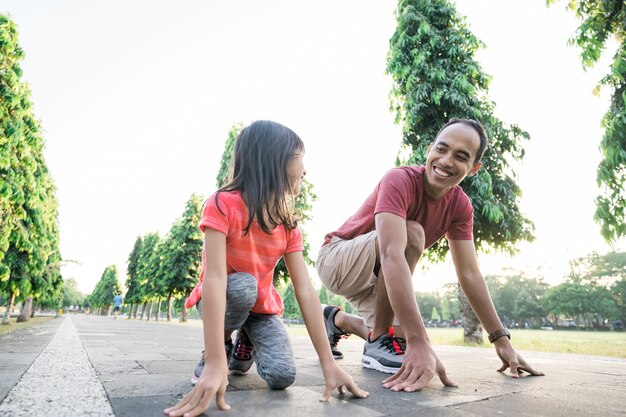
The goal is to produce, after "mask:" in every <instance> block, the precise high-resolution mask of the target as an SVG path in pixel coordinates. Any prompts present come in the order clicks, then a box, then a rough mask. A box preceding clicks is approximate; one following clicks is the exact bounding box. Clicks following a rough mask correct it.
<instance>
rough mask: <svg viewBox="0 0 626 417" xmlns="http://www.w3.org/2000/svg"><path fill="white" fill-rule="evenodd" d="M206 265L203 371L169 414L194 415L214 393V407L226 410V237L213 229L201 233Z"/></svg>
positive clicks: (203, 296) (203, 312) (203, 407)
mask: <svg viewBox="0 0 626 417" xmlns="http://www.w3.org/2000/svg"><path fill="white" fill-rule="evenodd" d="M204 251H205V258H206V268H205V271H204V280H203V282H202V326H203V328H204V362H205V366H204V370H203V371H202V375H201V376H200V380H199V381H198V383H197V384H196V386H195V387H194V388H193V389H192V390H191V391H190V392H189V393H188V394H187V395H185V396H184V397H183V399H182V400H181V401H180V402H179V403H178V404H176V405H175V406H174V407H172V408H168V409H167V410H165V413H166V414H169V415H170V416H181V415H183V414H185V415H190V416H197V415H200V414H202V413H204V411H205V410H206V409H207V408H208V407H209V404H210V403H211V399H212V398H213V396H214V395H215V402H216V403H217V407H218V408H219V409H221V410H228V409H230V406H229V405H228V404H226V401H225V400H224V394H225V393H226V386H227V385H228V364H227V363H226V350H225V349H224V316H225V313H226V236H225V235H224V234H222V233H220V232H218V231H216V230H213V229H206V230H205V232H204Z"/></svg>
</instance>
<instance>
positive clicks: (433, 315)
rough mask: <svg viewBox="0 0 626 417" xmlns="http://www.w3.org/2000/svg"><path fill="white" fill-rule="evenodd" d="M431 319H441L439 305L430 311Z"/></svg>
mask: <svg viewBox="0 0 626 417" xmlns="http://www.w3.org/2000/svg"><path fill="white" fill-rule="evenodd" d="M430 319H431V320H433V321H439V319H440V317H439V312H438V311H437V307H433V311H431V313H430Z"/></svg>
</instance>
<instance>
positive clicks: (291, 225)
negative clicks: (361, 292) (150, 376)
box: [164, 121, 368, 416]
mask: <svg viewBox="0 0 626 417" xmlns="http://www.w3.org/2000/svg"><path fill="white" fill-rule="evenodd" d="M303 156H304V144H303V142H302V140H301V139H300V138H299V137H298V135H296V134H295V133H294V132H293V131H291V130H290V129H288V128H287V127H285V126H283V125H280V124H278V123H275V122H271V121H256V122H254V123H252V124H251V125H250V126H248V127H246V128H244V129H243V130H242V131H241V133H240V135H239V137H238V138H237V140H236V143H235V150H234V154H233V162H232V164H233V165H232V168H233V172H232V180H231V181H230V182H229V183H228V184H227V185H226V186H224V187H222V188H221V189H219V190H218V191H217V192H216V193H215V194H213V195H211V196H210V197H209V198H208V199H207V200H206V202H205V203H204V207H203V211H202V218H201V220H200V230H202V232H203V233H204V249H203V251H202V272H201V274H200V283H199V284H198V286H197V287H196V288H195V289H194V290H193V292H192V294H191V295H190V297H189V298H188V299H187V300H186V303H185V307H187V308H190V307H191V306H193V305H195V304H196V303H197V302H199V301H200V299H201V300H202V301H201V303H202V304H201V308H200V310H201V312H202V318H203V327H204V346H205V351H204V354H203V357H202V359H201V361H200V363H199V364H198V368H197V370H196V372H195V374H194V378H196V377H199V378H198V381H197V384H196V385H195V387H194V388H193V390H192V391H191V392H190V393H188V394H187V395H185V397H184V398H183V399H182V400H181V401H180V402H179V403H178V404H176V405H175V406H174V407H171V408H168V409H166V410H164V411H165V413H166V414H169V415H170V416H180V415H182V414H185V415H190V416H196V415H200V414H202V413H203V412H204V411H205V410H206V409H207V408H208V406H209V404H210V402H211V400H212V398H213V397H214V396H215V400H216V403H217V407H218V408H219V409H221V410H225V409H229V408H230V406H229V405H228V404H227V403H226V401H225V398H224V396H225V392H226V385H228V371H229V369H230V370H232V371H234V372H237V373H245V372H247V371H248V370H249V369H250V367H251V365H252V361H253V360H254V362H256V365H257V372H258V373H259V375H260V376H261V378H263V379H264V380H265V382H267V384H268V386H269V387H270V388H271V389H285V388H287V387H288V386H289V385H291V384H292V383H293V382H294V380H295V375H296V364H295V359H294V354H293V350H292V347H291V343H290V341H289V336H288V334H287V331H286V329H285V327H284V325H283V322H282V319H281V315H282V313H283V310H284V307H283V303H282V301H281V299H280V296H279V295H278V292H277V291H276V289H275V288H274V286H273V285H272V277H273V272H274V267H275V266H276V264H277V263H278V261H279V260H280V259H281V258H284V260H285V264H286V265H287V269H288V271H289V276H290V279H291V282H292V284H293V287H294V290H295V293H296V296H297V298H298V300H299V302H300V309H301V311H302V315H303V317H304V320H305V323H306V326H307V329H308V332H309V335H310V337H311V341H312V342H313V346H314V348H315V350H316V351H317V354H318V356H319V360H320V363H321V365H322V369H323V373H324V378H325V381H326V387H325V390H324V393H323V394H322V398H321V399H322V401H326V400H328V398H329V397H330V395H331V394H332V392H333V390H334V389H335V388H338V390H339V392H340V393H344V392H346V388H347V390H348V391H350V392H351V393H352V394H353V395H354V396H355V397H361V398H363V397H366V396H367V395H368V394H367V393H366V392H365V391H363V390H361V389H360V388H359V387H358V386H357V385H356V384H355V383H354V381H353V380H352V377H351V376H350V375H348V374H347V373H346V372H345V371H343V370H342V369H341V368H340V367H339V366H338V365H337V364H336V363H335V361H334V359H333V355H332V353H331V349H330V346H329V342H328V337H327V333H326V329H325V324H324V317H323V315H322V311H321V305H320V302H319V299H318V297H317V293H316V291H315V288H314V287H313V285H312V284H311V282H310V280H309V275H308V272H307V269H306V264H305V262H304V257H303V255H302V250H303V243H302V234H301V232H300V230H299V229H298V227H297V219H296V218H295V216H294V214H293V204H294V200H295V197H296V195H297V194H298V193H299V192H300V187H301V185H302V180H303V179H304V175H305V170H304V165H303V162H302V158H303ZM238 329H239V331H238V332H237V339H236V341H235V344H234V345H233V342H232V340H231V334H232V332H233V331H235V330H238Z"/></svg>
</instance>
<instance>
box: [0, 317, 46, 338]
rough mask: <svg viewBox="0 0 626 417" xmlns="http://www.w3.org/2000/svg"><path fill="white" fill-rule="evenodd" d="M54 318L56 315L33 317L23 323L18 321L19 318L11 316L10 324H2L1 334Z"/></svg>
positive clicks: (0, 327)
mask: <svg viewBox="0 0 626 417" xmlns="http://www.w3.org/2000/svg"><path fill="white" fill-rule="evenodd" d="M53 318H54V317H33V318H31V319H30V320H28V321H26V322H22V323H18V322H17V318H11V321H10V322H9V324H0V336H2V335H5V334H7V333H11V332H14V331H16V330H20V329H24V328H26V327H30V326H34V325H35V324H40V323H43V322H45V321H48V320H50V319H53Z"/></svg>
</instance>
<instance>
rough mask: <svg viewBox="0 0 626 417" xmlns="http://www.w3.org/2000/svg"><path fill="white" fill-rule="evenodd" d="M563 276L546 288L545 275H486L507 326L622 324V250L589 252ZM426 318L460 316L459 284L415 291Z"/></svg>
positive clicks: (625, 276)
mask: <svg viewBox="0 0 626 417" xmlns="http://www.w3.org/2000/svg"><path fill="white" fill-rule="evenodd" d="M571 266H572V270H571V272H570V274H569V276H568V277H567V279H566V280H565V281H564V282H563V283H561V284H558V285H555V286H549V285H548V284H547V283H545V282H544V281H543V278H534V277H529V276H526V275H524V274H514V275H510V276H506V277H503V276H487V277H485V280H486V281H487V285H488V287H489V291H490V293H491V296H492V298H493V301H494V304H495V306H496V310H497V312H498V315H499V316H500V318H501V319H502V321H503V322H504V323H505V324H506V325H507V326H509V327H522V328H523V327H541V326H546V325H551V326H559V325H560V324H562V322H561V319H565V318H568V319H573V321H574V322H575V323H576V324H577V325H578V326H581V327H586V328H598V327H603V326H604V325H605V324H607V323H609V324H610V323H611V322H614V321H621V322H622V323H626V253H625V252H611V253H609V254H607V255H604V256H600V255H598V254H596V253H593V254H591V255H589V256H587V257H584V258H579V259H576V260H574V261H572V262H571ZM416 299H417V302H418V305H419V307H420V311H421V313H422V316H423V318H424V320H434V321H439V320H444V321H447V320H461V319H462V317H461V311H460V308H459V300H458V287H457V285H454V284H450V285H448V286H447V287H446V291H445V292H444V293H443V295H440V294H439V293H416Z"/></svg>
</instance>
